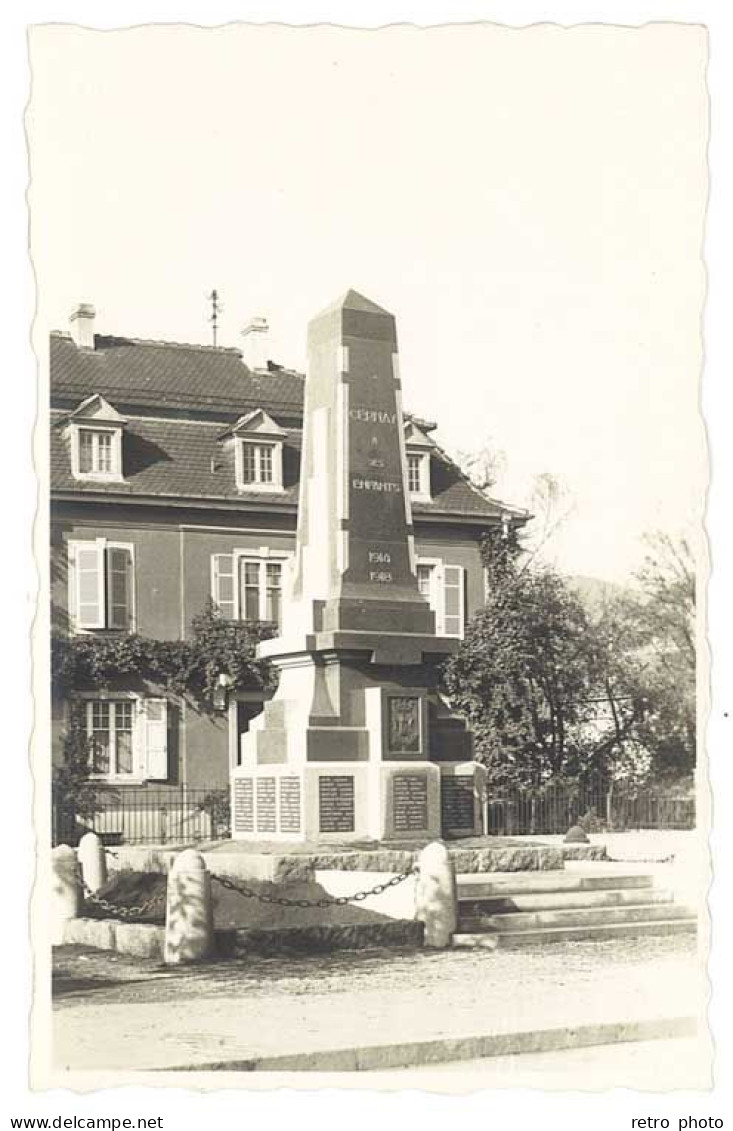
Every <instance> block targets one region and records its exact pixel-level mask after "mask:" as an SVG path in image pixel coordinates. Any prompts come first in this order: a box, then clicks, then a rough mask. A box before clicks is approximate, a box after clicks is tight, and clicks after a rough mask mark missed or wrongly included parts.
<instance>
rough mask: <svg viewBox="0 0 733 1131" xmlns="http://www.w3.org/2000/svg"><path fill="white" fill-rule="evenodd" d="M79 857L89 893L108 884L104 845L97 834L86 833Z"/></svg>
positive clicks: (80, 844) (79, 849) (78, 853)
mask: <svg viewBox="0 0 733 1131" xmlns="http://www.w3.org/2000/svg"><path fill="white" fill-rule="evenodd" d="M76 854H77V857H78V859H79V863H80V864H81V874H82V879H83V880H84V883H85V884H86V886H87V887H88V888H89V891H92V892H94V891H99V889H100V888H101V887H104V885H105V884H106V883H107V858H106V856H105V855H104V845H103V844H102V842H101V840H100V839H99V837H98V836H97V834H96V833H85V834H84V836H83V837H82V838H81V840H80V841H79V848H78V849H77V853H76Z"/></svg>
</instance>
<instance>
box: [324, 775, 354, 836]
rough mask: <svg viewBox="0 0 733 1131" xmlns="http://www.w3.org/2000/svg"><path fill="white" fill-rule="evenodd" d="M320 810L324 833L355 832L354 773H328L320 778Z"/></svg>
mask: <svg viewBox="0 0 733 1131" xmlns="http://www.w3.org/2000/svg"><path fill="white" fill-rule="evenodd" d="M318 810H319V828H320V831H321V832H322V833H353V831H354V777H353V774H327V775H322V776H321V777H320V778H319V779H318Z"/></svg>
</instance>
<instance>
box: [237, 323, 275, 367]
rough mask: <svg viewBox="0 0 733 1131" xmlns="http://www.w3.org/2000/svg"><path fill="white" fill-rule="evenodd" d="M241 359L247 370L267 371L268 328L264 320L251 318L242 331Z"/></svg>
mask: <svg viewBox="0 0 733 1131" xmlns="http://www.w3.org/2000/svg"><path fill="white" fill-rule="evenodd" d="M242 337H243V338H244V343H243V345H242V358H243V360H244V364H245V365H246V366H247V368H248V369H253V370H263V369H267V362H268V360H269V359H268V353H269V349H270V327H269V325H268V323H267V319H266V318H251V319H250V320H249V322H248V323H247V325H246V326H245V327H244V329H243V330H242Z"/></svg>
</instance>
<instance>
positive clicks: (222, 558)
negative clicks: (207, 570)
mask: <svg viewBox="0 0 733 1131" xmlns="http://www.w3.org/2000/svg"><path fill="white" fill-rule="evenodd" d="M211 596H212V599H213V601H214V604H215V605H216V606H217V608H218V609H219V612H220V613H221V615H222V616H223V617H226V619H227V620H236V615H237V612H236V599H237V593H236V586H235V584H234V555H233V554H213V555H212V558H211Z"/></svg>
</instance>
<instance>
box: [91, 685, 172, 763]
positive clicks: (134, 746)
mask: <svg viewBox="0 0 733 1131" xmlns="http://www.w3.org/2000/svg"><path fill="white" fill-rule="evenodd" d="M167 708H168V705H167V703H166V701H165V699H141V698H139V697H138V696H135V695H127V696H124V697H123V698H112V699H106V698H100V697H98V698H89V699H86V700H85V701H84V703H83V711H84V716H83V717H84V720H85V728H86V733H87V737H88V738H89V740H90V745H91V773H92V776H93V777H98V778H106V779H110V780H115V781H125V780H128V781H141V780H147V779H149V778H150V779H156V780H166V779H167V778H168V709H167Z"/></svg>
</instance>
